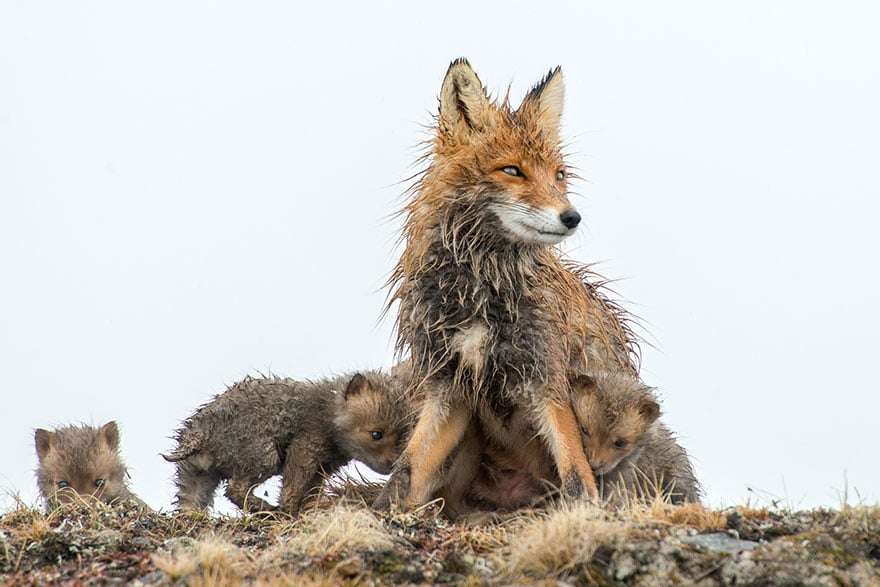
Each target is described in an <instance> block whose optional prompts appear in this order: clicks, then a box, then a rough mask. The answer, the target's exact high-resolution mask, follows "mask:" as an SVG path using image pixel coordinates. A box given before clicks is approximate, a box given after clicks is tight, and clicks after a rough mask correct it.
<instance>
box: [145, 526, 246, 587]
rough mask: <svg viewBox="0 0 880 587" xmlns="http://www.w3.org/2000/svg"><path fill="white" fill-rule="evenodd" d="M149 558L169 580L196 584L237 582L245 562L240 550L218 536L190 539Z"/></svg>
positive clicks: (201, 586) (209, 585)
mask: <svg viewBox="0 0 880 587" xmlns="http://www.w3.org/2000/svg"><path fill="white" fill-rule="evenodd" d="M152 559H153V563H154V564H155V565H156V568H158V569H159V570H160V571H162V572H164V573H166V574H167V575H168V577H169V578H170V579H171V580H172V581H179V580H185V581H186V582H187V583H188V584H190V585H194V586H198V587H215V586H216V587H221V586H225V585H238V584H239V583H240V582H241V578H242V570H243V569H244V567H245V565H246V563H247V562H248V557H247V556H246V555H245V553H244V552H242V551H241V550H240V549H238V548H236V547H235V546H233V545H232V544H230V543H229V542H227V541H225V540H223V539H221V538H218V537H211V538H207V539H204V540H200V541H195V542H192V543H191V544H189V545H187V546H186V547H184V548H180V549H179V550H178V552H176V553H156V554H154V555H153V557H152Z"/></svg>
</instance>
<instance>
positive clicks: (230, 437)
mask: <svg viewBox="0 0 880 587" xmlns="http://www.w3.org/2000/svg"><path fill="white" fill-rule="evenodd" d="M399 395H400V394H399V393H398V392H397V391H395V386H394V385H393V379H392V378H391V377H390V376H388V375H385V374H382V373H377V372H364V373H356V374H354V375H347V376H342V377H336V378H332V379H325V380H322V381H318V382H302V381H295V380H293V379H286V378H285V379H281V378H251V377H247V378H245V379H244V380H243V381H241V382H239V383H237V384H235V385H233V386H232V387H230V388H229V389H228V390H227V391H226V392H224V393H222V394H220V395H218V396H216V397H215V398H214V399H213V400H211V401H210V402H208V403H206V404H205V405H203V406H202V407H200V408H199V409H198V410H197V411H196V412H195V413H194V414H193V415H192V416H190V417H189V418H188V419H187V420H186V422H184V424H183V427H182V428H181V429H180V430H179V431H178V433H177V443H178V445H177V448H176V449H175V451H174V452H173V453H171V454H170V455H163V456H164V458H165V459H166V460H168V461H171V462H174V463H177V479H176V482H177V498H176V500H177V506H178V508H180V509H198V508H206V507H208V506H209V505H211V503H212V501H213V496H214V490H215V489H216V488H217V485H218V484H219V483H220V482H221V481H223V480H224V479H225V480H226V481H227V486H226V497H228V498H229V500H230V501H232V502H233V503H234V504H235V505H237V506H238V507H239V508H242V509H245V510H248V511H260V510H269V509H275V508H274V507H273V506H272V505H271V504H269V503H267V502H265V501H264V500H262V499H260V498H259V497H257V496H256V495H255V494H254V492H253V489H254V487H255V486H256V485H259V484H260V483H262V482H263V481H265V480H266V479H268V478H270V477H272V476H274V475H278V474H281V475H282V485H281V497H280V508H281V509H282V510H284V511H285V512H287V513H290V514H296V513H297V512H298V511H299V509H300V507H301V506H302V504H303V501H304V499H305V498H306V497H307V496H308V494H309V493H310V492H312V491H314V490H315V489H317V488H319V487H320V486H321V484H322V481H323V479H324V477H325V476H327V475H331V474H333V473H334V472H336V471H337V470H339V469H340V468H341V467H342V466H343V465H345V464H346V463H348V462H349V461H350V460H352V459H357V460H359V461H362V462H363V463H365V464H366V465H367V466H369V467H370V468H371V469H373V470H375V471H376V472H378V473H389V472H390V471H391V466H392V465H393V463H394V461H395V459H397V457H398V455H399V454H400V450H401V449H400V446H399V445H400V442H401V435H402V434H403V432H404V431H405V429H406V426H407V417H408V415H409V412H408V409H407V404H406V402H401V401H398V399H399Z"/></svg>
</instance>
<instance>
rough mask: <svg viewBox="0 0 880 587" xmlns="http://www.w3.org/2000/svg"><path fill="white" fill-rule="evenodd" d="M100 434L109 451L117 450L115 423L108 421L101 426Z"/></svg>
mask: <svg viewBox="0 0 880 587" xmlns="http://www.w3.org/2000/svg"><path fill="white" fill-rule="evenodd" d="M100 434H101V438H103V439H104V442H106V443H107V446H109V447H110V448H111V449H113V450H116V449H117V448H119V426H117V425H116V422H114V421H110V422H107V423H106V424H104V425H103V426H101V430H100Z"/></svg>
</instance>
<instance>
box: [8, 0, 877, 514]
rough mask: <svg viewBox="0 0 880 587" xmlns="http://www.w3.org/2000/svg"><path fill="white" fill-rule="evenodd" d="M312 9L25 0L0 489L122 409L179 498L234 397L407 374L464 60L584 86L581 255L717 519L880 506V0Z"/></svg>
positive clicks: (491, 77) (577, 149)
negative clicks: (394, 270) (414, 259)
mask: <svg viewBox="0 0 880 587" xmlns="http://www.w3.org/2000/svg"><path fill="white" fill-rule="evenodd" d="M297 4H300V5H302V4H303V3H292V2H237V3H230V2H149V3H147V2H139V3H134V2H126V3H120V2H87V3H84V2H75V3H70V2H55V3H49V4H47V3H33V2H26V1H18V2H3V3H2V4H0V381H2V386H3V409H2V416H0V443H2V444H0V446H2V447H3V450H2V453H0V488H2V489H4V490H6V492H7V493H17V494H19V495H20V496H21V497H22V498H23V499H24V500H25V501H26V502H28V503H36V498H35V496H36V486H35V482H34V478H33V469H34V467H35V465H36V456H35V454H34V447H33V429H34V428H36V427H53V426H57V425H60V424H66V423H76V422H87V423H94V424H102V423H104V422H106V421H108V420H111V419H115V420H117V421H118V422H119V424H120V427H121V430H122V450H123V454H124V456H125V459H126V461H127V463H128V465H129V467H130V469H131V474H132V487H133V489H134V490H135V491H136V492H138V493H139V494H140V495H141V496H142V497H143V498H144V499H145V500H146V501H147V502H148V503H150V504H151V505H153V506H154V507H163V508H167V507H168V506H169V504H170V503H171V499H172V497H173V486H172V483H171V478H172V475H173V467H172V465H170V464H168V463H166V462H164V461H163V460H162V459H161V457H159V453H160V452H162V451H166V450H168V449H169V448H171V446H172V441H171V440H170V438H169V437H170V436H171V434H172V432H173V430H174V429H175V427H176V426H177V425H178V423H179V421H180V420H182V419H183V418H185V417H186V416H187V415H188V414H189V413H191V412H192V410H193V409H195V408H196V407H197V406H198V405H199V404H201V403H202V402H204V401H205V400H207V399H209V398H210V397H211V396H212V395H213V394H215V393H219V392H221V391H222V390H224V389H225V387H226V385H228V384H231V383H233V382H235V381H237V380H238V379H240V378H242V377H243V376H245V375H247V374H257V373H260V372H262V373H268V372H272V373H275V374H279V375H284V376H293V377H301V378H307V377H308V378H315V377H321V376H324V375H329V374H334V373H340V372H345V371H350V370H354V369H358V368H366V367H388V366H390V365H391V363H392V360H393V348H392V343H391V341H392V330H391V320H385V321H379V319H380V313H381V309H382V306H383V302H384V296H385V291H384V289H383V282H384V280H385V278H386V276H387V274H388V272H389V270H390V269H391V267H392V265H393V263H394V260H395V258H396V254H397V253H396V252H395V251H394V249H393V244H394V240H395V234H396V230H397V228H398V224H397V223H396V222H395V221H393V220H389V219H388V217H389V215H390V214H392V213H393V212H394V211H395V210H396V209H398V208H399V207H400V205H401V202H402V200H401V195H402V193H403V191H404V189H405V186H406V183H405V179H406V178H407V177H409V176H410V175H411V174H412V172H413V167H412V165H413V164H414V161H415V159H416V157H417V156H418V154H419V150H418V149H417V144H418V143H419V141H421V140H423V139H425V138H426V135H425V132H424V125H425V124H427V123H429V122H430V120H431V115H432V114H433V113H434V111H435V110H436V107H437V95H438V92H439V90H440V84H441V82H442V79H443V75H444V73H445V71H446V68H447V66H448V64H449V62H450V61H451V60H452V59H454V58H457V57H459V56H465V57H467V58H468V59H469V60H470V62H471V64H472V65H473V66H474V68H475V69H476V71H477V73H478V74H479V76H480V78H481V79H482V81H483V82H484V83H485V84H486V85H487V87H488V88H489V89H490V91H491V92H493V93H494V94H495V95H498V94H504V92H506V91H507V89H508V86H509V87H510V89H511V94H512V98H513V100H514V102H515V103H518V101H519V99H520V98H521V97H522V95H523V94H524V93H525V91H526V90H527V89H528V87H529V86H530V85H531V84H533V83H534V82H536V81H537V80H538V79H540V78H541V76H543V75H544V74H545V73H546V72H547V71H548V70H549V69H550V68H551V67H554V66H556V65H561V66H562V68H563V72H564V75H565V81H566V91H567V94H566V107H565V114H564V117H563V125H564V128H563V134H564V136H565V138H566V139H567V140H568V142H569V145H570V147H569V151H570V152H571V156H570V159H569V162H570V163H571V164H573V165H574V166H576V167H577V168H578V169H579V173H580V175H581V176H583V178H584V180H583V181H578V182H577V183H576V184H575V185H574V186H573V190H574V191H575V192H576V194H577V195H575V196H574V197H573V202H574V204H575V205H576V206H577V207H578V209H579V210H580V212H581V213H582V215H583V216H584V223H583V224H582V225H581V228H580V229H579V232H578V234H577V235H576V236H575V237H573V238H571V239H570V240H569V241H567V242H566V243H565V244H564V249H565V250H566V251H567V252H568V253H569V254H570V255H572V256H573V257H575V258H576V259H578V260H581V261H588V262H594V261H599V262H601V264H600V265H599V266H598V268H599V271H600V272H602V273H603V274H604V275H605V276H607V277H609V278H613V279H617V280H619V281H618V282H617V283H616V285H615V288H616V290H617V292H618V293H619V295H620V297H621V298H622V299H624V300H625V305H626V307H627V308H629V309H630V310H631V311H633V312H634V313H636V314H638V316H640V317H641V319H642V320H643V322H644V323H645V325H646V327H647V331H648V332H649V333H650V336H651V340H652V342H653V343H654V345H655V347H656V348H651V347H648V346H645V347H644V362H643V377H644V379H645V381H646V382H647V383H648V384H650V385H653V386H656V387H657V388H658V391H659V393H660V395H661V397H662V405H663V410H664V419H665V421H666V422H667V423H668V424H669V425H670V426H671V427H672V428H673V429H674V430H675V431H677V433H678V434H679V435H680V437H681V442H682V443H683V444H684V445H685V446H686V448H687V449H688V450H689V451H690V453H691V454H692V456H693V458H694V460H695V465H696V470H697V472H698V475H699V477H700V479H701V480H702V482H703V484H704V485H705V489H706V494H707V500H706V501H707V503H708V504H709V505H713V506H726V505H731V504H736V503H742V502H743V501H745V500H747V499H750V500H751V501H752V503H756V504H757V505H770V504H771V503H772V502H773V501H774V500H779V503H780V505H784V506H791V507H812V506H816V505H830V506H838V505H839V504H840V503H841V496H842V495H843V493H844V491H845V490H848V491H849V496H850V501H853V502H855V501H857V500H858V499H859V496H861V498H862V499H864V500H866V501H869V502H872V503H873V502H876V501H877V500H878V498H880V467H878V465H877V464H878V462H880V448H878V445H880V432H878V428H877V414H878V412H880V393H878V384H877V381H876V379H874V378H873V376H872V375H871V372H872V371H873V370H874V369H875V366H876V364H877V358H876V357H877V352H878V343H877V332H878V331H880V309H878V303H877V302H878V297H880V272H878V261H880V237H878V235H877V229H876V225H877V221H878V218H880V205H878V201H880V179H878V171H877V170H878V162H880V108H878V104H880V60H878V56H880V35H878V34H877V23H878V22H880V8H878V7H877V4H876V3H873V2H868V1H865V2H834V3H831V2H824V3H818V2H796V1H793V0H792V1H789V2H781V1H780V2H765V1H760V2H759V1H740V2H728V3H724V4H723V5H722V3H717V2H712V3H709V2H701V1H693V2H662V3H661V2H648V1H643V2H626V3H624V2H613V3H612V2H601V3H600V2H595V1H589V2H570V3H556V2H543V3H536V2H529V3H521V2H504V3H491V5H490V4H488V3H487V4H483V3H477V2H472V1H469V2H461V3H456V2H445V3H439V4H438V3H431V4H422V3H415V2H413V3H406V4H404V3H400V4H399V5H398V4H395V3H383V2H372V3H366V2H352V3H349V4H346V3H329V2H328V3H318V2H313V3H308V8H299V7H297ZM490 6H491V7H490ZM847 480H848V481H847ZM9 504H11V499H10V498H9V496H8V495H7V496H4V497H2V498H0V506H2V507H0V511H2V509H5V507H6V506H8V505H9Z"/></svg>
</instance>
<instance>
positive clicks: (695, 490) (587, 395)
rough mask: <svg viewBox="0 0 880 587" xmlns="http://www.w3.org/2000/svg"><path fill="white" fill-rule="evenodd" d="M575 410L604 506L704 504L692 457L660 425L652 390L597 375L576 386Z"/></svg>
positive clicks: (619, 376)
mask: <svg viewBox="0 0 880 587" xmlns="http://www.w3.org/2000/svg"><path fill="white" fill-rule="evenodd" d="M572 405H573V407H574V413H575V416H576V417H577V419H578V423H579V424H580V427H581V434H582V436H583V444H584V451H585V452H586V454H587V460H589V462H590V465H591V466H592V468H593V473H594V474H595V475H596V481H597V483H598V485H599V491H600V494H601V496H602V498H603V499H604V500H606V501H609V502H611V503H621V502H623V501H625V500H627V499H652V498H654V497H657V496H660V497H663V498H665V499H669V501H671V502H672V503H682V502H697V501H699V499H700V486H699V484H698V483H697V480H696V477H695V476H694V471H693V468H692V467H691V463H690V459H689V458H688V455H687V451H685V449H684V448H682V446H681V445H679V444H678V443H677V442H676V440H675V437H674V435H673V434H672V432H671V431H670V430H669V428H667V427H666V426H665V425H664V424H663V423H662V422H660V421H659V419H658V418H659V416H660V406H659V405H658V404H657V400H656V398H655V397H654V394H653V392H652V390H651V388H650V387H648V386H646V385H643V384H641V383H639V382H638V381H636V380H635V379H633V378H632V377H628V376H626V375H622V374H617V373H613V374H612V373H595V374H591V375H589V376H583V377H579V378H578V379H577V380H575V381H574V382H573V383H572Z"/></svg>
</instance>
